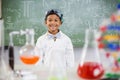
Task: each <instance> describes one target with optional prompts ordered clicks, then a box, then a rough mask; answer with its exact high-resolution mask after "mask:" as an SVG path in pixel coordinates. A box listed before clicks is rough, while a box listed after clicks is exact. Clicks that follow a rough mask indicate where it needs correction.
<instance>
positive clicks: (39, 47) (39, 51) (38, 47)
mask: <svg viewBox="0 0 120 80" xmlns="http://www.w3.org/2000/svg"><path fill="white" fill-rule="evenodd" d="M42 46H43V44H42V43H41V41H40V40H37V42H36V45H35V52H36V53H37V54H39V56H40V59H39V61H38V63H37V65H40V64H43V59H44V58H43V57H44V54H43V48H42Z"/></svg>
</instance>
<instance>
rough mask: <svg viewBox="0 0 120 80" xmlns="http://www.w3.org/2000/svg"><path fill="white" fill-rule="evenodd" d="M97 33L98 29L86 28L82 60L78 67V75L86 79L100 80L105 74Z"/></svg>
mask: <svg viewBox="0 0 120 80" xmlns="http://www.w3.org/2000/svg"><path fill="white" fill-rule="evenodd" d="M95 35H96V30H93V29H92V30H91V29H87V30H86V33H85V44H84V47H83V52H82V56H81V60H80V61H81V62H80V64H79V65H78V69H77V74H78V76H79V77H80V78H83V79H85V80H86V79H87V80H99V79H100V78H101V77H102V76H103V74H104V69H103V66H102V63H101V62H100V56H99V50H98V47H97V42H96V40H95V37H96V36H95Z"/></svg>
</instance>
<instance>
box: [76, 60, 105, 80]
mask: <svg viewBox="0 0 120 80" xmlns="http://www.w3.org/2000/svg"><path fill="white" fill-rule="evenodd" d="M95 70H97V74H95ZM98 71H99V72H98ZM77 74H78V76H79V77H81V78H84V79H90V80H92V79H100V78H101V77H102V75H103V74H104V70H103V67H102V65H101V64H99V63H96V62H85V63H84V64H83V65H82V66H80V65H79V66H78V70H77Z"/></svg>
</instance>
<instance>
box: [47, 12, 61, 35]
mask: <svg viewBox="0 0 120 80" xmlns="http://www.w3.org/2000/svg"><path fill="white" fill-rule="evenodd" d="M45 24H46V26H47V27H48V31H49V32H50V33H51V34H56V33H57V32H58V29H59V27H60V25H61V21H60V18H59V17H58V16H57V15H55V14H52V15H49V16H48V17H47V19H46V21H45Z"/></svg>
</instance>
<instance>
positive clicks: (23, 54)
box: [20, 29, 40, 65]
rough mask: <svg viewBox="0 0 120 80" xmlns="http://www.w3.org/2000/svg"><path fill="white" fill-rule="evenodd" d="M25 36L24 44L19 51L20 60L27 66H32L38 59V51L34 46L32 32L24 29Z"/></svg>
mask: <svg viewBox="0 0 120 80" xmlns="http://www.w3.org/2000/svg"><path fill="white" fill-rule="evenodd" d="M25 35H26V43H25V45H24V46H23V47H22V48H21V49H20V60H21V61H22V62H23V63H25V64H27V65H33V64H36V63H37V61H38V60H39V59H40V56H39V50H37V49H35V46H34V30H33V29H26V33H25Z"/></svg>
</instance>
